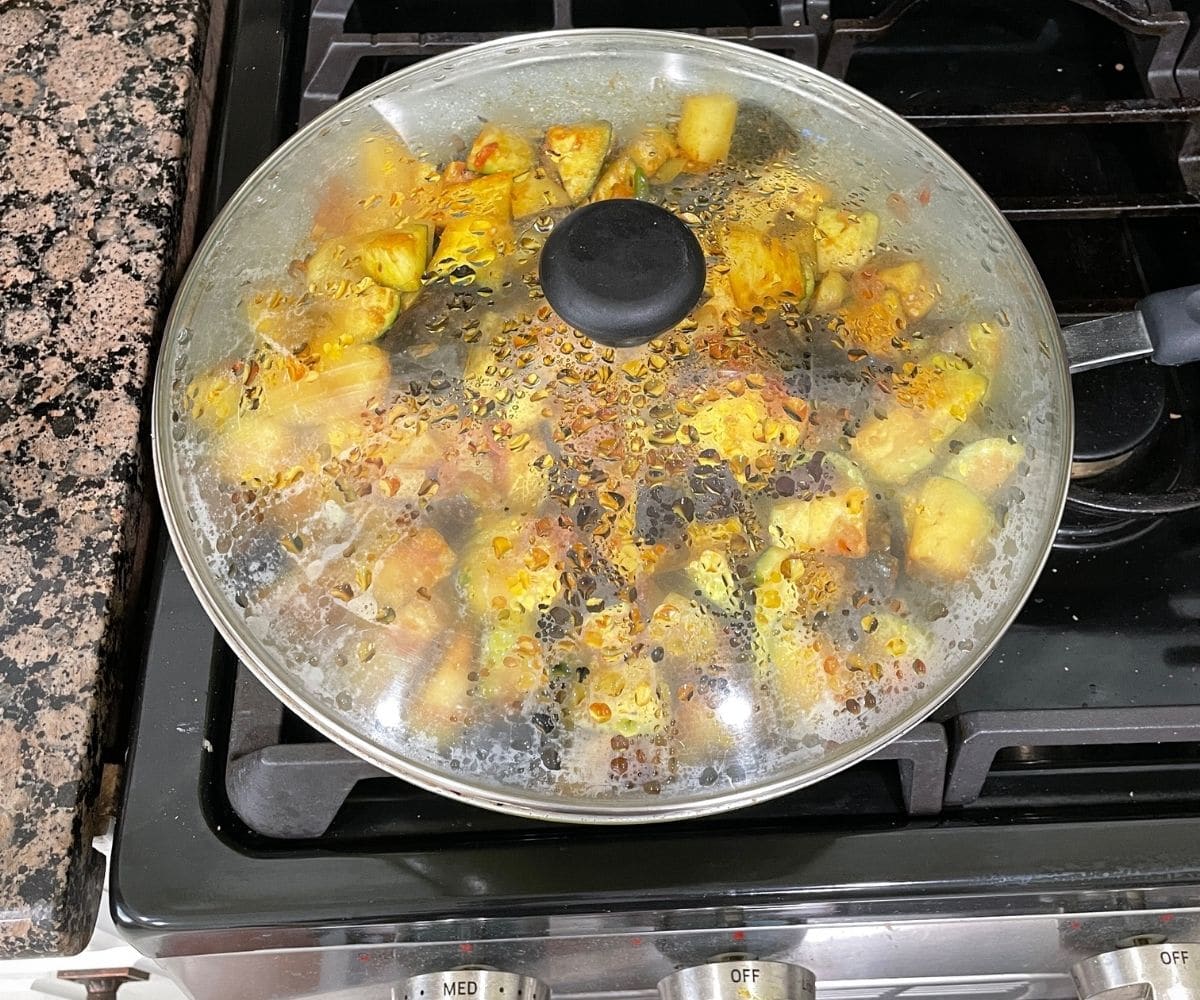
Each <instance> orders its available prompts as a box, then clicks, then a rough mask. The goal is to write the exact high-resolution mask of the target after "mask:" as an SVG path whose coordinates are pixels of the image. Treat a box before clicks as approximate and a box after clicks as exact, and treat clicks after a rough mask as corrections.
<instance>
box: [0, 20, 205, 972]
mask: <svg viewBox="0 0 1200 1000" xmlns="http://www.w3.org/2000/svg"><path fill="white" fill-rule="evenodd" d="M209 12H210V3H209V0H129V2H126V3H120V2H118V0H29V2H23V0H15V2H9V3H5V4H3V5H2V6H0V594H2V595H3V596H2V598H0V956H12V955H17V954H28V953H39V952H58V953H64V954H69V953H73V952H75V951H78V950H79V949H81V948H82V947H83V946H84V945H85V944H86V942H87V939H88V936H89V934H90V931H91V928H92V925H93V922H94V920H95V915H96V906H97V904H98V900H99V894H100V888H101V880H102V878H103V859H102V858H101V857H100V856H99V855H98V854H96V852H94V851H93V850H92V849H91V847H90V837H91V835H92V833H93V832H94V831H93V829H92V827H93V825H94V823H95V819H96V817H95V810H94V806H95V801H96V796H97V790H98V786H99V773H100V767H99V756H100V748H101V738H102V734H103V732H104V728H105V726H106V724H107V722H108V714H109V710H110V708H111V706H112V704H113V699H114V695H115V693H116V691H117V690H118V688H119V686H120V683H121V681H122V679H123V677H124V676H125V675H128V674H132V673H133V671H135V670H136V668H137V663H136V655H135V654H134V653H132V652H131V651H130V650H128V649H123V648H122V646H121V644H120V642H119V640H120V638H121V631H122V625H123V619H124V614H125V610H126V604H127V602H128V601H129V599H130V595H131V592H132V589H133V585H134V583H135V582H136V580H137V578H138V575H139V569H140V563H141V561H142V557H143V555H144V549H145V544H144V542H145V539H144V537H143V536H144V533H145V532H144V529H145V523H146V509H147V503H146V492H145V489H144V484H145V477H146V475H147V469H146V466H145V459H146V457H147V456H146V455H145V454H144V453H143V447H142V434H141V433H140V432H141V427H142V414H143V408H144V401H145V399H146V397H147V393H148V386H149V382H150V378H151V372H152V355H153V345H154V339H155V334H156V331H157V325H158V324H159V323H160V322H161V315H160V314H161V313H162V312H163V307H164V306H165V305H166V301H167V296H168V295H169V292H170V287H171V284H172V282H173V281H174V278H175V263H176V259H177V256H178V250H179V246H180V242H181V234H184V236H185V238H186V230H187V227H186V226H185V224H184V216H185V212H184V202H185V195H186V193H187V188H188V168H189V151H190V148H191V144H192V139H193V136H194V135H195V134H197V131H198V130H200V132H199V134H201V135H202V134H203V129H204V127H205V122H206V120H207V116H206V113H205V112H206V108H205V102H204V101H203V100H202V97H201V90H202V88H201V86H200V76H199V73H200V69H201V65H202V63H203V60H204V58H205V51H206V46H211V44H212V43H213V40H214V39H215V38H216V37H217V35H218V33H217V32H213V33H212V34H211V36H210V33H209V32H208V27H209V23H210V18H209ZM213 23H219V18H213ZM122 657H123V658H124V659H122Z"/></svg>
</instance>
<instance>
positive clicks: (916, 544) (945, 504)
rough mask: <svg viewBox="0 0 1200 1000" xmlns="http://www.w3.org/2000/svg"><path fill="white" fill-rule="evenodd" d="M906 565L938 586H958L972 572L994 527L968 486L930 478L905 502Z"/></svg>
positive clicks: (985, 508) (981, 504)
mask: <svg viewBox="0 0 1200 1000" xmlns="http://www.w3.org/2000/svg"><path fill="white" fill-rule="evenodd" d="M903 514H904V527H905V530H906V531H907V532H908V549H907V553H908V562H909V565H910V566H912V567H913V568H914V569H916V570H918V571H919V572H922V573H924V574H926V575H928V576H933V577H936V578H938V579H941V580H961V579H963V578H964V577H966V576H967V575H968V574H969V573H970V572H971V570H972V569H973V568H974V566H975V564H976V562H977V561H978V559H979V556H980V554H981V553H982V550H983V547H984V544H985V543H986V542H987V539H988V536H989V535H990V534H991V532H992V529H993V527H994V526H995V522H994V520H993V518H992V513H991V511H990V510H988V507H987V505H986V504H985V503H984V502H983V501H982V500H980V499H979V497H977V496H976V495H975V494H974V493H972V492H971V491H970V490H969V489H967V487H966V486H964V485H963V484H962V483H960V482H956V481H955V480H953V479H947V478H945V477H944V476H931V477H930V478H929V479H926V480H925V481H924V482H923V483H922V484H921V485H920V487H918V488H917V490H916V491H915V492H913V493H911V494H909V495H908V496H907V497H905V498H904V502H903Z"/></svg>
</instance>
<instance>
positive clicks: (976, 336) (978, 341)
mask: <svg viewBox="0 0 1200 1000" xmlns="http://www.w3.org/2000/svg"><path fill="white" fill-rule="evenodd" d="M967 349H968V351H969V352H970V357H971V360H972V361H974V362H975V367H976V368H978V369H979V370H980V371H981V372H983V373H984V374H985V375H989V376H990V375H991V374H992V373H994V372H995V371H996V369H998V368H999V367H1000V358H1001V357H1002V356H1003V354H1004V337H1003V335H1002V333H1001V332H1000V330H999V329H997V328H996V327H995V326H993V325H992V324H991V323H972V324H971V325H970V326H969V327H967Z"/></svg>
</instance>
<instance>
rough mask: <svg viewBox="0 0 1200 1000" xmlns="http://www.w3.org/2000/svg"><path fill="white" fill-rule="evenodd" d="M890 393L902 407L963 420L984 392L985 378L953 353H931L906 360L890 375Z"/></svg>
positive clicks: (976, 404) (986, 386)
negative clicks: (891, 384) (891, 387)
mask: <svg viewBox="0 0 1200 1000" xmlns="http://www.w3.org/2000/svg"><path fill="white" fill-rule="evenodd" d="M892 383H893V389H892V392H893V394H894V395H895V397H896V399H897V400H898V401H899V402H900V403H901V405H903V406H911V407H912V408H913V409H917V410H926V411H929V412H932V413H937V414H941V415H943V416H946V417H949V418H950V419H952V420H955V421H958V422H959V423H962V421H964V420H966V419H967V418H968V417H969V416H970V415H971V414H972V413H973V412H974V410H975V407H976V406H978V405H979V402H980V401H981V400H982V399H983V397H984V396H985V395H986V394H987V389H988V380H987V379H986V378H985V377H984V376H983V375H981V374H980V373H979V372H977V371H974V370H973V369H972V367H971V365H970V362H968V361H967V360H966V359H965V358H960V357H959V356H958V355H956V354H941V353H938V354H932V355H930V356H929V357H927V358H923V359H921V360H920V361H909V362H905V363H904V365H903V366H902V367H901V369H900V371H898V372H893V374H892Z"/></svg>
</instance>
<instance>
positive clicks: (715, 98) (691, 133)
mask: <svg viewBox="0 0 1200 1000" xmlns="http://www.w3.org/2000/svg"><path fill="white" fill-rule="evenodd" d="M736 121H737V100H736V99H735V98H734V97H732V96H731V95H729V94H696V95H693V96H692V97H685V98H684V99H683V111H682V113H681V115H680V118H679V127H678V128H677V129H676V130H675V139H676V141H677V142H678V143H679V149H680V151H681V152H682V153H683V155H684V156H686V157H687V158H688V159H689V160H692V161H693V162H695V163H698V164H701V165H704V166H707V165H709V164H712V163H717V162H718V161H720V160H723V159H725V157H726V156H728V155H729V144H730V142H732V140H733V127H734V124H735V122H736Z"/></svg>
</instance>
